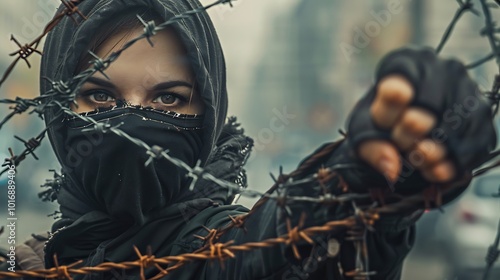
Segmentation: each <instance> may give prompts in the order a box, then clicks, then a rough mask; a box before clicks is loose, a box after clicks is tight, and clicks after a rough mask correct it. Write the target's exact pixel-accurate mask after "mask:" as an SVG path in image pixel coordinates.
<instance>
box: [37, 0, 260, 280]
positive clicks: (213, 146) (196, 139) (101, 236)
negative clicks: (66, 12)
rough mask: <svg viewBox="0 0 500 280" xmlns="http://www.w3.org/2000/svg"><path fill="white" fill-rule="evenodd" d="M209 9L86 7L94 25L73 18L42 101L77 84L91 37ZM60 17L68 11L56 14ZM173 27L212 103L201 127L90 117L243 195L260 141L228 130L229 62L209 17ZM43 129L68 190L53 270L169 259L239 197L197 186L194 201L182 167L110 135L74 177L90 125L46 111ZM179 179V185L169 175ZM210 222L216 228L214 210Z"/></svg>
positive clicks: (142, 113)
mask: <svg viewBox="0 0 500 280" xmlns="http://www.w3.org/2000/svg"><path fill="white" fill-rule="evenodd" d="M201 6H202V5H201V4H200V3H199V2H198V1H197V0H85V1H82V3H81V4H79V5H78V9H79V10H80V11H81V12H82V13H83V14H84V15H86V16H87V18H88V19H87V20H82V19H81V18H79V17H77V16H76V15H75V16H74V18H75V19H76V21H77V24H75V22H74V21H73V20H72V19H70V18H69V17H65V18H64V19H63V20H62V21H61V22H60V23H59V24H58V25H57V26H56V27H55V28H54V29H53V30H52V31H51V32H50V33H49V34H48V36H47V40H46V42H45V46H44V55H43V57H42V64H41V77H44V78H46V79H41V82H40V83H41V94H42V95H43V94H46V93H47V92H48V91H49V90H50V89H51V87H52V84H51V82H50V81H59V80H61V81H68V80H69V79H71V78H72V76H73V74H74V72H75V69H76V68H77V64H78V60H79V58H80V57H81V56H82V53H83V52H85V51H86V50H87V49H88V45H89V42H90V40H91V39H92V34H96V33H97V31H98V30H99V29H100V28H103V22H105V21H108V20H109V19H110V18H113V17H116V16H119V15H120V13H123V12H124V11H130V10H131V9H137V10H141V9H144V8H148V9H151V10H153V11H154V12H156V13H158V14H159V15H160V16H161V18H162V19H163V20H165V21H166V20H168V19H169V18H172V17H173V16H174V15H178V14H181V13H183V12H186V11H189V10H193V9H196V8H200V7H201ZM62 9H64V6H61V7H60V8H59V11H58V13H59V12H61V11H62ZM172 27H173V28H174V30H175V31H176V32H177V34H178V35H179V37H180V38H181V41H182V42H183V44H184V46H185V48H186V50H187V55H188V58H189V61H190V63H191V66H192V68H193V71H194V75H195V78H196V85H197V89H198V90H199V92H200V94H201V97H202V100H203V101H204V104H205V113H204V116H203V118H202V119H200V118H196V117H193V116H177V115H176V116H172V115H169V114H167V113H165V112H159V111H156V110H154V109H147V108H141V107H130V106H124V107H119V108H116V109H113V110H108V111H105V112H95V115H90V116H89V117H92V118H94V119H96V120H98V121H99V120H105V121H107V122H111V124H112V125H116V124H119V123H120V122H122V121H123V122H124V125H123V127H122V128H123V130H124V131H125V132H127V133H129V134H131V136H133V137H137V138H139V139H141V140H142V141H144V142H146V143H147V144H148V145H158V146H162V147H164V148H168V149H172V150H175V151H177V152H178V153H175V152H174V151H173V152H174V153H173V156H174V157H177V158H181V159H182V160H183V161H184V162H186V163H187V164H189V165H191V166H192V165H194V162H195V161H196V160H198V159H199V160H200V162H201V166H203V167H205V169H206V170H207V171H208V172H210V173H212V174H214V175H215V176H217V177H219V178H222V179H225V180H229V181H233V182H240V183H241V185H242V186H243V187H245V186H246V182H245V181H246V180H245V173H244V169H243V164H244V163H245V161H246V159H247V157H248V154H249V152H250V148H251V146H252V140H251V139H250V138H248V137H246V136H244V135H243V131H242V129H240V128H239V127H238V125H237V124H236V122H235V119H232V120H231V121H230V122H229V123H228V124H226V125H224V123H225V118H226V113H227V91H226V74H225V63H224V57H223V53H222V49H221V46H220V43H219V40H218V38H217V35H216V32H215V29H214V27H213V25H212V22H211V20H210V18H209V16H208V15H207V13H206V12H202V13H198V14H196V15H192V16H190V17H188V18H185V19H182V20H181V21H179V22H176V23H174V24H173V25H172ZM183 118H184V119H183ZM190 118H191V119H190ZM144 119H147V120H153V122H151V123H148V122H147V121H144ZM188 119H189V120H188ZM45 120H46V123H47V124H50V126H49V129H48V135H49V139H50V142H51V144H52V147H53V149H54V151H55V153H56V156H57V158H58V159H59V161H60V162H61V164H62V165H63V170H64V168H66V173H67V174H66V181H67V183H66V184H64V185H63V186H62V188H61V190H60V193H59V195H58V202H59V204H60V205H61V208H60V209H61V212H62V218H61V219H60V220H58V221H57V222H56V223H54V225H53V227H52V230H53V233H54V234H53V235H52V237H51V238H50V239H49V241H48V242H47V246H46V248H45V253H46V256H45V263H46V266H47V267H51V266H53V265H54V262H53V258H52V256H53V255H54V254H57V256H58V259H59V263H60V264H67V263H71V262H73V261H75V260H78V259H84V260H85V262H84V265H96V264H98V263H101V262H103V261H115V262H119V261H124V260H132V259H135V258H136V255H135V253H134V251H133V250H132V245H136V246H137V247H138V248H139V249H140V250H141V251H143V252H144V251H145V250H146V248H147V247H150V248H151V250H152V253H153V254H155V255H157V256H161V255H166V254H169V253H171V246H172V242H173V241H174V240H176V238H177V237H178V235H179V232H181V231H182V230H183V225H185V224H186V222H187V221H189V220H190V219H191V217H192V216H193V215H197V214H198V213H200V211H203V210H204V209H209V208H210V207H214V205H216V204H217V203H223V204H227V203H230V202H231V198H232V193H231V192H228V191H227V190H226V189H224V188H222V187H220V186H217V185H215V184H213V183H211V182H209V181H205V180H200V181H198V182H197V183H196V185H195V190H194V191H193V192H187V190H186V188H187V187H188V186H187V184H188V183H189V182H188V180H185V173H182V172H178V171H175V170H174V169H175V166H172V165H170V167H169V166H168V164H169V163H168V162H166V161H164V160H163V161H161V160H155V161H153V162H151V163H150V164H149V165H148V166H146V167H144V162H145V161H146V160H147V159H148V155H147V154H146V151H145V150H141V149H142V148H141V147H139V146H137V145H135V144H133V143H130V142H127V140H123V139H122V138H119V137H118V136H116V135H113V134H111V133H105V134H103V135H100V136H99V137H102V139H100V141H101V143H100V144H99V145H98V146H97V148H95V147H94V148H95V149H94V150H92V153H90V156H87V157H86V158H85V156H84V158H83V159H82V161H83V163H82V164H77V165H75V166H71V168H69V169H68V168H67V167H68V154H69V153H70V152H71V149H75V148H78V147H77V145H78V143H79V142H80V140H81V139H82V137H87V140H88V141H90V142H92V136H90V138H89V137H88V136H89V135H85V132H83V131H82V130H81V129H82V128H85V127H86V126H87V125H86V124H85V123H82V122H81V121H80V120H74V119H71V118H68V117H67V116H64V114H58V112H57V110H56V109H54V110H52V111H47V112H45ZM153 123H154V124H153ZM200 126H201V127H202V128H201V129H200ZM151 131H153V133H150V132H151ZM171 139H176V140H171ZM169 141H174V142H169ZM180 144H183V145H184V146H183V147H180ZM75 145H76V146H75ZM120 151H123V154H120ZM179 151H180V152H179ZM185 151H188V152H185ZM160 169H161V170H160ZM68 170H69V171H68ZM110 170H111V171H112V172H111V176H110V177H109V176H108V177H105V176H106V174H104V173H110V172H108V171H110ZM103 172H104V173H103ZM161 172H169V176H167V177H168V178H167V179H165V180H164V179H162V176H161ZM176 172H177V173H176ZM118 173H119V174H120V175H119V176H117V174H118ZM172 173H175V174H174V175H175V176H170V174H172ZM159 174H160V175H159ZM108 175H109V174H108ZM172 178H173V179H172ZM165 182H167V183H165ZM103 188H109V189H105V190H103ZM118 192H120V193H118ZM186 209H190V210H186ZM193 209H195V211H192V210H193ZM203 213H205V214H204V215H208V216H207V217H204V218H205V219H208V218H209V216H210V214H209V213H210V211H208V212H207V211H204V212H203ZM207 213H208V214H207ZM198 215H199V214H198ZM202 220H203V219H202ZM98 277H101V276H98Z"/></svg>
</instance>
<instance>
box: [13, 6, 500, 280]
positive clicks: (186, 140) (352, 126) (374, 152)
mask: <svg viewBox="0 0 500 280" xmlns="http://www.w3.org/2000/svg"><path fill="white" fill-rule="evenodd" d="M200 6H201V4H200V3H198V2H197V0H182V1H180V0H179V1H178V0H175V1H173V0H135V1H132V0H130V1H125V0H124V1H119V0H112V1H109V0H85V1H83V2H82V3H81V4H79V6H78V8H79V10H80V11H81V12H82V13H83V14H85V15H86V16H87V17H88V19H87V20H85V21H83V20H82V19H77V22H78V23H77V24H75V23H74V22H73V21H72V20H71V19H69V18H66V19H64V20H63V21H62V22H61V23H60V24H59V25H58V26H57V27H56V28H55V29H54V30H53V31H52V32H51V33H49V35H48V37H47V40H46V43H45V47H44V55H43V57H42V66H41V77H45V78H46V79H41V93H42V94H46V93H47V92H49V91H50V90H51V88H52V86H53V84H51V83H50V81H58V80H64V81H66V80H69V79H71V78H72V77H73V76H75V75H76V74H78V73H79V72H80V71H82V70H85V69H87V68H88V67H91V66H92V65H89V64H88V63H87V62H88V61H89V60H91V59H92V57H91V55H89V54H88V53H87V51H88V50H91V51H92V52H93V53H95V54H96V55H97V56H99V57H106V56H107V55H109V54H110V53H112V52H114V51H117V50H119V49H120V48H121V47H122V46H123V45H124V44H125V43H126V42H127V41H129V40H130V39H132V38H134V37H136V36H137V35H138V34H140V33H141V32H142V28H143V26H142V25H141V24H140V22H139V21H138V20H135V15H136V14H140V15H142V18H144V20H145V21H150V20H154V21H156V22H157V23H158V22H163V21H166V20H168V19H169V18H172V17H173V16H175V15H177V14H180V13H182V12H185V11H188V10H192V9H195V8H198V7H200ZM61 9H62V8H61ZM151 41H152V43H153V46H151V45H149V43H148V41H147V40H142V41H139V42H137V43H136V44H134V45H133V46H131V47H130V48H129V49H128V50H127V51H125V52H123V53H122V54H121V56H120V57H119V58H118V59H117V60H116V61H115V62H113V63H112V64H111V65H110V66H109V68H107V69H106V70H104V71H103V72H97V73H96V74H95V75H93V76H92V77H91V78H90V79H88V80H87V81H86V82H85V84H84V85H83V86H82V88H81V90H80V93H79V94H78V95H77V96H76V104H77V105H72V107H71V109H72V110H73V111H74V112H76V113H80V114H81V115H82V116H84V117H86V118H91V119H93V120H94V121H97V122H98V123H101V124H106V125H108V128H109V127H118V128H119V129H120V130H122V131H124V132H125V133H127V134H128V135H130V136H131V137H134V138H137V139H139V140H140V141H142V142H144V143H146V144H147V145H148V146H150V147H153V146H155V147H161V148H162V149H164V150H167V149H168V153H169V155H171V156H172V157H175V158H178V159H181V160H182V161H183V162H185V163H186V164H188V165H190V166H191V167H194V166H195V165H196V164H197V162H199V164H200V165H201V166H203V167H205V168H206V170H207V171H208V172H209V173H211V174H214V175H215V176H216V177H218V178H222V179H224V180H227V181H232V182H239V183H240V184H241V186H242V187H245V186H246V185H245V176H244V169H243V165H244V163H245V161H246V158H247V157H248V153H249V150H250V148H251V145H252V140H251V139H250V138H248V137H246V136H245V135H244V134H243V132H242V130H241V129H239V128H238V126H237V125H236V124H235V123H234V121H231V122H229V123H227V124H224V123H225V120H226V111H227V92H226V76H225V64H224V58H223V54H222V50H221V47H220V44H219V41H218V38H217V35H216V33H215V29H214V28H213V26H212V24H211V22H210V19H209V17H208V15H207V14H206V13H205V12H202V13H198V14H195V15H192V16H190V17H187V18H185V19H183V20H181V21H179V22H176V23H174V24H172V26H171V27H170V28H167V29H166V30H164V31H160V32H158V34H156V35H155V36H154V37H152V38H151ZM376 76H377V77H376V78H377V80H376V84H375V85H374V86H373V88H371V89H370V90H369V92H368V94H367V95H366V96H365V97H364V98H363V99H362V100H361V101H360V102H359V103H358V105H357V106H356V108H355V110H354V111H353V113H352V115H351V118H350V120H349V124H348V128H349V130H348V135H347V138H346V139H344V140H340V141H338V143H337V145H336V146H334V147H336V149H334V150H332V151H331V152H329V153H326V154H324V155H323V156H322V157H318V158H316V159H315V160H314V161H313V163H311V162H309V164H308V165H307V166H308V168H304V169H303V170H302V172H301V173H300V174H298V175H297V176H295V177H294V178H293V179H300V178H303V177H306V176H308V175H311V174H314V173H316V172H317V171H318V169H319V168H320V167H322V166H334V165H335V166H339V165H343V166H346V168H344V169H339V170H338V174H340V175H341V177H340V176H337V177H335V178H333V179H331V180H329V181H327V182H325V183H326V188H328V191H329V192H331V193H332V194H342V193H343V192H346V191H348V192H360V193H366V192H368V191H370V190H371V192H372V193H379V194H382V193H383V192H380V191H373V189H383V190H384V191H386V190H388V187H393V188H394V190H395V192H396V193H398V194H400V195H413V194H415V193H420V192H421V191H422V190H424V189H426V188H427V187H429V186H430V185H435V184H447V185H453V188H452V189H451V191H448V192H446V195H445V197H444V200H445V202H447V201H449V200H451V199H453V198H454V197H456V196H457V195H458V194H459V193H461V192H462V191H463V190H464V189H465V188H466V187H467V185H468V182H469V180H470V174H471V170H472V169H473V168H475V167H477V166H478V165H479V164H481V163H482V162H484V161H485V160H486V158H487V155H488V153H489V152H490V151H491V150H492V149H493V148H494V146H495V144H496V139H495V133H494V129H493V125H492V122H491V111H490V108H489V104H488V102H487V101H486V100H485V99H484V98H483V97H482V96H481V95H480V94H479V92H478V91H477V86H476V84H475V83H474V82H472V81H471V80H470V79H469V78H468V76H467V74H466V71H465V70H464V67H463V66H462V64H460V63H458V62H455V61H448V60H441V59H438V58H437V57H436V55H435V54H434V53H433V52H432V51H430V50H411V49H403V50H398V51H396V52H393V53H391V54H389V55H388V56H387V57H386V58H384V60H383V61H382V62H381V63H380V66H379V68H378V70H377V74H376ZM471 102H472V103H473V105H474V106H470V107H469V108H468V111H467V114H468V115H467V117H463V118H461V119H460V122H458V121H457V120H456V119H455V118H452V117H454V116H455V115H449V114H448V113H447V112H448V111H447V110H449V109H450V108H453V107H452V106H453V105H457V104H459V105H460V104H472V103H471ZM452 113H453V112H452ZM45 118H46V122H47V123H51V124H52V125H51V126H50V129H49V131H48V133H49V139H50V141H51V144H52V147H53V149H54V151H55V153H56V155H57V157H58V159H59V161H60V163H61V165H62V166H63V172H64V174H65V184H64V185H62V188H61V190H60V192H59V193H58V203H59V204H60V210H61V213H62V218H61V219H60V220H58V221H56V222H55V223H54V225H53V226H52V229H51V236H50V237H49V238H48V240H47V241H46V240H44V238H43V237H42V236H37V237H36V238H34V239H32V240H29V241H28V242H27V243H26V244H25V245H23V246H19V247H18V248H17V258H18V260H17V261H18V262H17V266H18V269H23V270H35V269H43V268H49V267H53V266H56V265H63V264H64V265H68V264H71V263H74V262H75V261H77V260H83V263H82V264H81V265H82V266H95V265H98V264H100V263H102V262H108V261H111V262H123V261H130V260H136V259H137V254H136V252H135V251H134V249H133V247H134V246H136V247H137V248H138V250H139V251H140V252H143V253H144V252H148V251H149V252H150V253H151V254H153V255H155V256H157V257H161V256H168V255H179V254H182V253H190V252H194V251H196V250H198V249H200V248H201V247H202V246H203V245H204V244H205V243H206V242H205V241H204V239H203V238H198V237H197V236H206V235H207V234H208V231H207V229H218V228H222V227H224V226H225V225H227V224H228V223H229V222H231V220H232V217H235V216H239V215H242V214H245V213H247V212H248V210H247V209H246V208H244V207H242V206H238V205H230V204H231V202H232V198H233V193H232V192H229V191H228V190H227V189H226V188H224V187H221V186H219V185H217V184H214V183H212V182H211V181H208V180H201V179H200V180H199V181H197V182H196V184H195V185H194V190H193V191H191V190H190V184H191V183H192V181H191V180H190V179H189V177H188V176H186V172H185V171H184V170H183V169H180V168H178V167H177V166H175V165H174V164H172V163H170V162H169V161H167V160H165V159H160V158H157V157H154V153H153V152H152V151H149V152H150V153H149V154H148V153H146V151H145V149H144V147H141V146H140V145H137V144H136V143H133V142H131V141H129V140H126V139H124V138H123V137H120V136H118V135H116V134H114V133H111V132H110V131H107V130H106V129H102V128H103V127H104V126H101V130H99V126H94V125H93V124H91V123H89V122H88V121H84V120H82V119H81V118H78V117H75V116H72V115H69V114H58V113H57V109H54V110H52V111H48V112H46V114H45ZM54 120H57V121H54ZM436 129H438V130H436ZM436 131H437V132H436ZM479 132H480V135H481V136H478V135H479ZM438 134H439V135H438ZM444 136H446V137H444ZM324 147H326V146H323V147H321V148H320V150H324ZM330 147H332V145H330ZM400 155H403V158H401V157H400ZM415 155H418V156H419V157H420V160H419V161H416V160H415ZM308 159H311V158H308ZM403 161H404V163H406V162H409V163H410V165H411V166H412V168H413V170H414V171H413V172H405V171H408V170H404V168H403V167H402V165H403ZM305 162H308V161H307V159H306V161H305ZM145 163H146V164H145ZM340 178H343V180H344V181H345V183H346V185H347V186H348V190H345V189H344V190H342V189H340V188H337V187H336V186H337V185H338V184H339V181H340ZM324 188H325V185H320V184H317V183H306V184H302V185H295V186H294V187H290V188H287V190H286V191H287V194H288V195H298V196H311V197H318V196H319V195H321V194H323V190H324ZM261 204H262V205H261V206H260V207H258V208H257V209H255V211H254V213H253V214H252V215H251V216H250V217H249V218H248V219H246V221H245V224H244V228H243V227H234V228H232V229H231V230H228V231H227V232H226V233H225V234H224V235H223V236H222V237H221V238H220V239H219V240H218V242H227V241H230V240H234V241H235V243H236V244H243V243H247V242H254V241H260V240H264V239H268V238H273V237H277V236H279V235H281V234H284V233H287V231H288V228H287V220H288V218H289V219H290V220H291V224H292V225H297V224H299V220H301V219H300V217H301V216H302V213H305V217H306V219H305V221H304V224H303V227H308V226H312V225H322V224H324V223H325V222H327V221H330V220H340V219H343V218H346V217H348V216H351V215H352V214H353V212H352V207H351V205H348V204H334V205H330V206H324V205H323V206H322V205H319V204H309V203H306V202H303V203H293V204H290V205H289V209H287V210H286V211H284V210H283V209H285V208H283V207H281V206H280V205H279V203H278V202H277V201H276V200H273V199H270V200H265V201H262V203H261ZM434 206H435V205H434ZM415 210H416V209H413V208H412V209H409V210H408V211H404V212H401V213H396V214H392V215H383V216H382V217H381V218H380V220H379V221H378V222H377V223H376V224H375V226H374V227H375V231H374V232H368V233H367V234H366V242H367V246H368V254H369V260H370V263H369V268H368V269H369V270H370V271H376V272H377V274H376V275H374V276H372V277H371V278H370V279H399V278H400V275H401V268H402V263H403V260H404V258H405V256H406V255H407V254H408V252H409V250H410V249H411V247H412V245H413V242H414V223H415V221H416V220H417V219H418V217H419V215H420V214H421V211H419V210H417V211H415ZM346 234H347V233H346V230H341V229H339V230H338V231H333V232H329V233H328V234H323V235H318V236H316V237H315V242H316V244H319V246H318V245H315V246H311V245H310V244H308V243H307V242H302V243H298V244H296V245H297V247H296V248H298V249H297V250H298V253H300V255H301V256H312V257H311V258H309V259H308V260H309V262H303V261H302V260H297V259H296V258H295V257H294V255H295V253H294V250H292V249H293V248H291V247H290V246H284V245H283V246H275V247H273V248H267V249H258V250H253V251H251V252H244V253H237V254H236V256H235V258H231V259H229V260H226V261H224V263H223V264H220V263H219V262H216V261H214V262H209V261H195V262H186V263H184V264H183V265H182V266H180V267H179V268H177V269H175V270H172V271H171V272H170V273H169V274H168V275H166V276H164V278H162V279H305V278H310V279H320V278H322V279H342V278H341V277H345V278H346V279H349V275H351V274H349V273H346V272H349V271H352V270H354V269H355V263H354V261H355V253H356V251H355V248H354V245H353V243H352V242H349V241H347V240H346V237H347V236H346ZM329 242H330V244H335V242H338V243H340V244H341V245H340V251H339V252H336V251H335V250H326V249H327V247H328V246H327V245H325V244H328V243H329ZM43 247H44V248H43ZM56 261H57V262H56ZM311 261H312V262H314V264H313V265H311ZM158 272H159V271H158V270H157V269H156V268H155V267H149V268H147V269H146V271H145V275H146V276H147V277H153V276H154V275H156V274H157V273H158ZM139 274H140V271H139V269H135V270H134V269H132V270H126V271H118V270H111V271H108V272H104V273H95V274H91V275H75V276H74V277H75V279H113V278H119V279H121V277H131V278H134V279H136V278H138V277H139V276H138V275H139Z"/></svg>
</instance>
